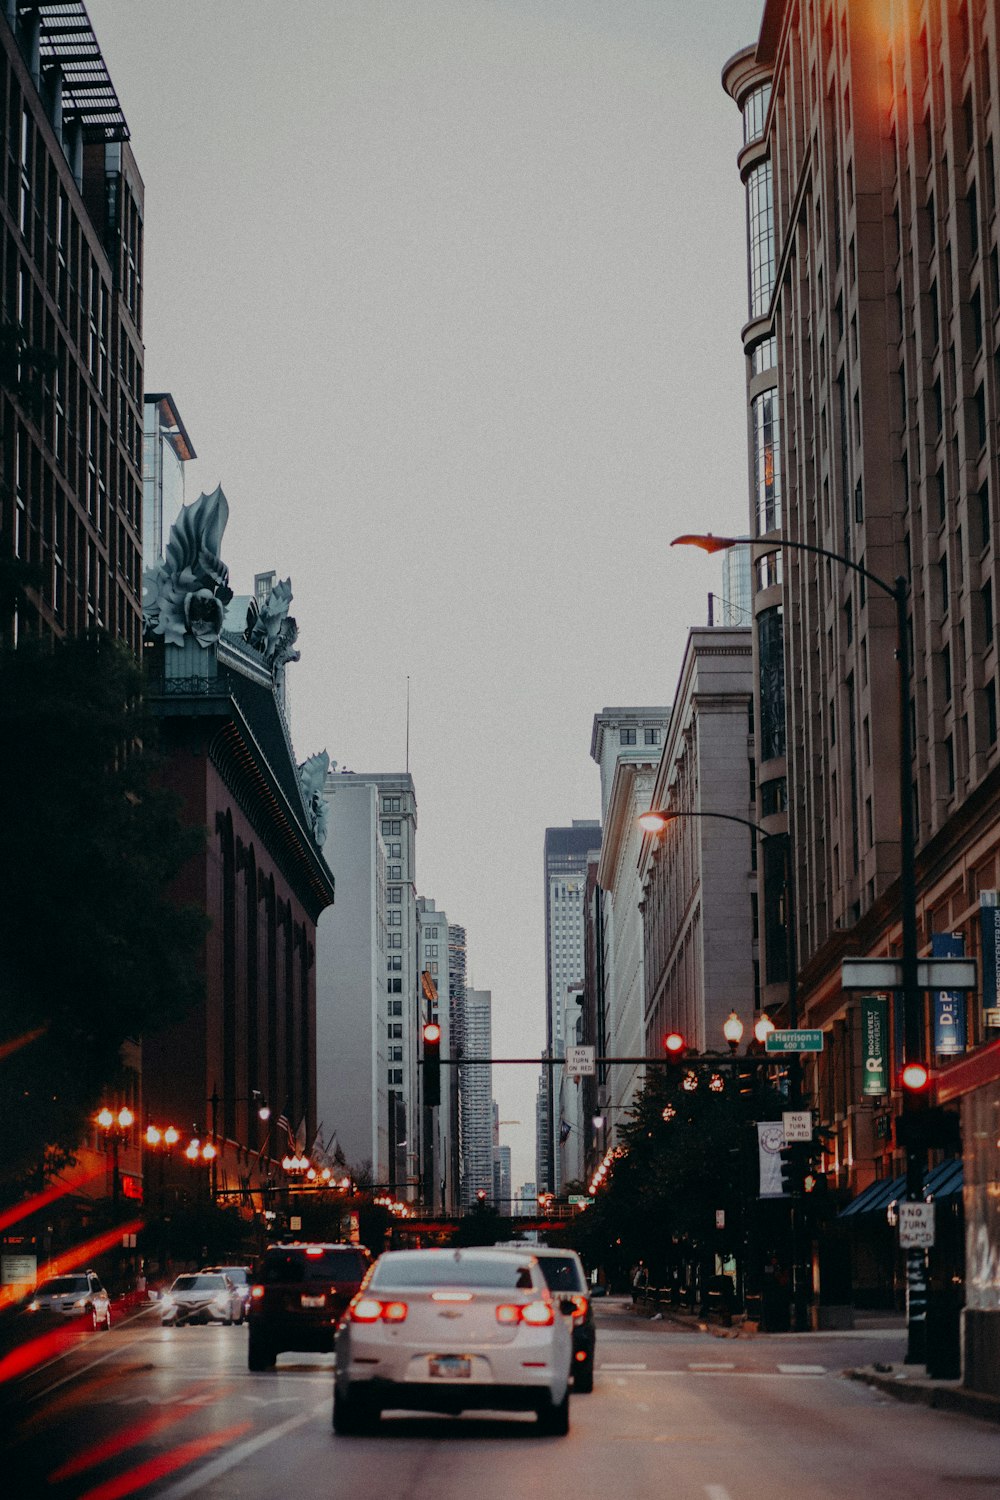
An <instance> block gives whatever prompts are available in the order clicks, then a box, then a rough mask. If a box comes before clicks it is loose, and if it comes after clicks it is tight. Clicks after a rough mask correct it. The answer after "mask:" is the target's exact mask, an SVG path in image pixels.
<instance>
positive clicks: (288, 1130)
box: [278, 1110, 295, 1146]
mask: <svg viewBox="0 0 1000 1500" xmlns="http://www.w3.org/2000/svg"><path fill="white" fill-rule="evenodd" d="M282 1131H284V1132H285V1136H286V1137H287V1140H288V1144H289V1145H290V1146H294V1145H295V1139H294V1137H293V1135H292V1127H291V1125H289V1123H288V1116H287V1115H286V1114H285V1111H284V1110H282V1111H281V1114H280V1115H279V1116H278V1135H279V1136H280V1135H281V1132H282Z"/></svg>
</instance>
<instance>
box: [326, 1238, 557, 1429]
mask: <svg viewBox="0 0 1000 1500" xmlns="http://www.w3.org/2000/svg"><path fill="white" fill-rule="evenodd" d="M572 1311H573V1305H572V1303H570V1302H568V1301H567V1302H566V1303H565V1306H564V1305H563V1304H562V1302H554V1301H553V1299H552V1295H551V1293H550V1292H549V1288H548V1285H547V1284H546V1281H545V1277H544V1276H543V1275H542V1271H541V1268H540V1266H539V1264H538V1260H537V1259H536V1257H535V1256H534V1255H532V1254H531V1251H530V1247H527V1248H526V1249H525V1250H524V1251H523V1252H522V1253H521V1254H518V1255H512V1254H510V1252H509V1251H498V1250H484V1249H472V1250H396V1251H388V1252H387V1253H386V1254H385V1255H383V1256H381V1257H380V1258H379V1259H378V1260H377V1261H376V1262H375V1264H374V1266H373V1267H372V1269H371V1270H370V1271H369V1273H368V1275H367V1276H366V1277H365V1280H364V1282H363V1283H362V1285H361V1290H360V1291H359V1292H358V1294H357V1296H356V1297H355V1298H354V1299H353V1300H352V1302H351V1303H350V1306H349V1307H348V1309H347V1311H346V1313H345V1314H344V1317H343V1320H342V1321H341V1324H340V1327H339V1328H338V1330H337V1339H336V1350H337V1370H336V1375H335V1378H334V1400H333V1429H334V1431H335V1432H337V1433H357V1432H363V1431H365V1430H367V1429H368V1428H370V1427H371V1426H373V1425H374V1423H375V1422H377V1420H378V1418H379V1417H380V1416H381V1414H382V1412H383V1411H384V1410H385V1409H387V1408H398V1407H405V1408H406V1409H407V1410H411V1411H412V1410H416V1411H438V1412H448V1413H451V1414H453V1415H457V1414H458V1413H459V1412H462V1411H467V1410H488V1411H498V1410H500V1411H534V1412H537V1414H538V1425H539V1428H540V1429H541V1431H543V1432H544V1433H546V1434H551V1435H553V1436H558V1437H561V1436H563V1435H564V1434H565V1433H566V1432H567V1431H568V1430H569V1380H570V1349H571V1342H572V1333H571V1323H570V1320H569V1316H568V1315H570V1314H572Z"/></svg>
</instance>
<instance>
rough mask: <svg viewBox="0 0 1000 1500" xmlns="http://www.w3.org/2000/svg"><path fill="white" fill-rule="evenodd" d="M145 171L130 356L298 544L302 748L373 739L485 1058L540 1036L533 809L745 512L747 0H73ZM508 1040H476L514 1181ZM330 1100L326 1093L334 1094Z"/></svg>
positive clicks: (212, 474) (703, 591)
mask: <svg viewBox="0 0 1000 1500" xmlns="http://www.w3.org/2000/svg"><path fill="white" fill-rule="evenodd" d="M87 5H88V10H89V12H90V16H91V19H92V21H93V24H94V28H95V31H96V33H97V36H98V40H99V41H100V43H101V47H102V50H103V51H104V54H105V57H106V59H107V62H108V66H109V69H110V72H111V75H112V78H113V79H114V82H115V85H116V87H117V90H118V94H119V97H120V99H121V101H122V105H123V107H124V110H125V115H126V117H127V119H128V121H129V125H130V128H131V133H132V146H133V150H134V152H135V155H136V159H137V161H138V164H139V168H140V171H141V173H142V176H143V179H144V181H145V186H146V215H145V328H144V334H145V343H146V389H147V390H152V391H157V390H165V391H171V392H172V393H173V395H174V397H175V399H176V401H177V405H178V408H179V410H180V413H181V415H182V418H183V420H184V423H185V425H186V427H187V429H188V432H189V433H190V436H191V439H192V442H193V443H194V446H195V448H196V450H197V453H198V458H197V460H196V461H195V462H194V463H192V464H191V465H190V466H189V468H188V480H187V484H188V499H189V500H193V499H195V498H197V495H198V493H199V492H200V491H201V490H202V489H204V490H211V489H213V488H214V487H215V485H216V484H217V483H219V482H221V483H222V486H223V488H224V490H225V492H226V495H227V496H228V499H229V503H230V508H231V518H230V522H229V528H228V531H227V533H226V537H225V540H224V545H223V557H224V560H225V561H226V563H227V564H228V566H229V569H230V574H231V579H232V582H233V584H234V586H235V587H236V589H237V591H238V592H245V591H249V588H250V585H251V582H252V575H253V573H254V572H256V571H261V570H264V569H266V568H270V567H274V568H276V569H277V570H278V573H279V576H281V577H285V576H288V575H290V576H291V579H292V585H293V589H294V596H295V597H294V604H293V606H292V612H293V614H294V615H295V616H296V618H297V620H298V623H299V646H300V648H301V651H302V660H301V662H300V663H299V664H298V665H297V666H294V667H292V668H291V669H290V678H291V693H292V729H293V735H294V740H295V747H296V752H297V755H298V758H299V759H300V760H301V759H304V758H305V756H306V755H308V754H310V753H312V752H313V751H315V750H319V749H323V748H325V749H327V750H329V752H330V755H331V757H332V758H333V759H334V760H337V761H339V762H340V764H341V766H348V767H350V768H351V769H352V770H356V771H365V770H378V771H395V770H401V769H402V768H403V765H404V761H405V735H406V678H407V674H409V676H410V678H411V700H412V703H411V733H410V769H411V771H412V773H413V777H414V781H415V784H416V791H417V802H418V809H419V826H418V834H417V887H418V890H419V892H420V893H421V894H423V895H426V896H430V897H432V898H434V899H435V900H436V901H437V903H438V906H439V908H442V909H443V910H444V911H445V912H446V913H447V916H448V918H449V920H450V921H452V922H460V923H462V924H463V925H464V926H465V927H466V928H467V929H468V939H469V958H470V977H471V979H472V982H474V983H475V984H476V985H477V986H479V987H481V988H488V989H491V990H492V992H493V1017H494V1020H493V1035H494V1053H495V1054H496V1055H498V1056H500V1055H504V1054H506V1055H515V1054H516V1055H522V1056H523V1055H525V1053H526V1052H530V1053H540V1051H541V1048H542V1046H543V1043H544V1035H545V1023H544V999H545V974H544V923H543V881H542V841H543V837H544V830H545V828H546V827H547V826H550V825H559V824H566V823H569V822H570V820H571V819H573V818H588V817H589V818H593V817H597V816H599V813H600V803H599V787H598V776H597V768H596V766H595V765H594V764H593V763H592V761H591V760H590V757H589V750H590V735H591V725H592V719H593V715H594V713H595V712H596V711H598V710H600V709H601V708H602V707H603V706H604V705H606V704H625V705H627V704H654V703H669V702H671V700H672V698H673V693H674V687H675V684H676V680H677V673H678V670H679V666H680V660H681V654H682V651H683V647H684V640H685V634H686V631H687V629H688V627H689V626H690V625H692V624H704V623H705V614H706V596H707V594H708V592H709V591H710V590H713V591H718V589H719V587H720V580H721V572H720V568H719V566H718V560H717V559H716V560H708V559H703V558H702V557H701V556H700V554H690V553H687V554H681V553H674V554H671V553H670V551H669V547H668V542H669V540H670V538H671V537H672V536H673V535H675V534H676V533H677V532H678V531H679V530H682V529H685V528H688V527H690V526H693V525H694V526H697V527H698V528H700V529H709V528H711V529H714V530H718V531H724V530H727V529H731V528H739V529H740V530H741V531H742V530H745V528H746V512H747V499H746V494H747V477H746V436H745V429H746V422H745V410H744V392H743V364H742V359H741V352H740V340H739V331H740V328H741V326H742V324H743V323H744V322H745V320H746V316H747V294H746V259H745V229H744V218H743V212H744V210H743V201H742V194H741V189H740V184H739V178H738V174H737V170H736V155H737V152H738V150H739V147H740V143H741V127H740V120H739V116H738V113H737V111H736V109H735V106H734V105H733V104H732V102H731V101H730V100H729V99H728V98H727V96H726V95H725V94H724V93H723V91H722V88H721V86H720V82H719V79H720V74H721V70H722V67H723V64H724V63H725V61H726V60H727V58H729V57H730V56H731V55H732V54H733V53H734V52H736V51H737V50H738V49H739V48H741V47H743V46H745V45H746V44H747V43H749V42H753V41H754V40H756V36H757V32H758V30H759V23H760V16H761V13H762V9H763V7H762V4H761V0H708V3H704V0H702V3H697V0H695V3H692V0H286V3H284V4H280V5H275V4H274V3H264V0H213V3H211V4H206V3H205V0H155V3H154V0H87ZM536 1087H537V1073H536V1071H535V1070H534V1069H525V1068H508V1069H495V1070H494V1093H495V1096H496V1098H497V1100H498V1102H499V1104H500V1113H501V1119H503V1120H516V1121H521V1122H523V1123H522V1124H521V1125H508V1126H505V1127H504V1128H503V1130H502V1132H501V1135H502V1139H504V1140H506V1141H507V1142H508V1143H509V1144H510V1145H511V1147H512V1149H513V1175H514V1185H515V1187H517V1186H518V1185H519V1184H520V1183H521V1182H523V1181H525V1180H527V1179H533V1178H534V1175H535V1163H534V1100H535V1093H536ZM326 1123H327V1126H328V1127H329V1126H330V1125H331V1124H332V1122H330V1121H327V1122H326Z"/></svg>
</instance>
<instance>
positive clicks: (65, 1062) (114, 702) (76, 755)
mask: <svg viewBox="0 0 1000 1500" xmlns="http://www.w3.org/2000/svg"><path fill="white" fill-rule="evenodd" d="M141 689H142V674H141V670H140V668H139V666H138V665H137V663H136V662H135V661H134V659H133V658H132V656H131V655H130V654H129V653H128V652H127V651H126V650H125V648H124V647H122V646H120V645H118V644H117V643H115V642H112V641H111V640H109V639H107V638H106V637H88V638H77V639H70V640H66V641H60V642H56V643H52V642H41V641H29V642H26V643H22V644H21V646H20V647H19V648H18V649H17V650H16V651H3V652H0V780H2V785H3V786H4V788H5V791H6V794H7V796H6V815H5V818H4V824H3V829H4V843H5V854H6V868H7V880H6V890H5V892H4V900H3V902H2V903H0V953H2V955H3V962H2V965H0V1048H3V1049H4V1050H3V1051H2V1052H0V1116H2V1118H3V1120H4V1123H5V1132H4V1135H5V1139H4V1153H3V1157H2V1160H0V1195H2V1196H3V1197H10V1196H11V1195H12V1193H16V1191H17V1188H18V1186H19V1185H20V1184H21V1183H23V1182H24V1181H26V1180H28V1179H29V1177H30V1176H32V1175H35V1174H38V1173H39V1171H40V1170H42V1169H43V1167H44V1165H45V1163H46V1162H47V1163H48V1165H49V1166H52V1165H57V1164H59V1163H61V1162H65V1161H66V1160H68V1159H70V1158H71V1156H72V1153H73V1150H74V1147H75V1146H76V1145H77V1144H78V1142H79V1140H80V1138H81V1136H82V1134H83V1131H84V1129H85V1126H86V1120H87V1116H88V1115H89V1114H90V1113H91V1111H92V1110H93V1109H94V1108H95V1106H96V1104H97V1102H98V1096H99V1094H100V1093H101V1091H102V1090H103V1089H105V1088H106V1087H108V1086H109V1085H110V1084H112V1083H113V1081H114V1079H115V1077H116V1075H117V1073H118V1070H119V1052H120V1048H121V1045H122V1043H123V1042H124V1041H125V1040H126V1039H127V1038H130V1037H141V1036H142V1035H143V1034H144V1033H146V1032H148V1031H151V1030H153V1029H155V1028H156V1027H158V1026H160V1025H163V1024H168V1023H171V1022H173V1021H176V1020H177V1018H178V1017H179V1016H180V1015H182V1014H183V1013H184V1012H185V1010H186V1009H187V1008H188V1007H189V1006H190V1005H191V1004H192V1003H193V1002H194V1000H195V999H196V997H197V996H198V994H199V993H200V990H201V980H200V976H199V972H198V952H199V950H200V945H201V942H202V939H203V937H204V933H205V928H206V921H207V919H206V918H205V916H204V914H203V913H201V912H198V911H196V910H194V909H192V908H185V907H182V906H180V905H178V904H177V903H176V902H175V901H173V900H172V899H171V896H170V886H171V883H172V882H173V881H174V879H175V878H176V876H177V874H178V872H179V871H180V869H181V867H182V866H183V864H184V863H185V861H186V860H187V859H188V858H190V857H191V856H192V855H193V854H194V853H195V852H196V851H197V850H198V849H199V848H200V847H202V845H203V838H204V835H203V833H202V832H201V831H199V830H197V829H191V828H187V827H185V826H184V825H183V824H182V823H181V821H180V818H179V812H178V806H177V801H176V799H175V797H174V796H173V794H171V793H169V792H168V791H166V790H164V789H163V788H162V787H160V786H158V785H157V782H156V764H157V763H156V758H155V755H154V753H153V752H152V750H151V749H150V746H151V743H152V741H153V738H154V733H153V731H154V725H153V723H152V721H151V719H150V718H149V717H148V715H147V712H146V710H145V708H144V705H143V701H142V694H141Z"/></svg>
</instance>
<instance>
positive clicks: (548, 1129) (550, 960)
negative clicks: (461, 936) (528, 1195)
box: [538, 818, 601, 1192]
mask: <svg viewBox="0 0 1000 1500" xmlns="http://www.w3.org/2000/svg"><path fill="white" fill-rule="evenodd" d="M600 845H601V825H600V823H599V822H598V821H597V819H596V818H591V819H580V820H576V819H574V821H573V823H572V825H571V826H570V827H569V828H546V830H545V851H544V853H545V1048H546V1052H547V1054H548V1055H549V1056H550V1057H562V1055H563V1049H564V1046H565V1037H564V1034H563V1026H564V1020H565V1014H566V1010H565V1002H566V995H567V992H568V991H569V989H570V987H571V986H573V985H582V983H583V977H584V901H585V896H586V886H587V855H588V854H589V853H590V851H591V850H594V849H599V848H600ZM573 1040H575V1037H574V1038H573ZM553 1071H554V1070H550V1069H548V1068H546V1069H545V1070H544V1071H543V1075H542V1079H541V1084H540V1095H543V1096H544V1100H545V1103H544V1105H543V1110H544V1111H545V1112H546V1118H547V1123H546V1125H545V1129H544V1148H543V1156H542V1158H541V1160H540V1162H539V1174H538V1175H539V1180H540V1181H541V1182H543V1183H546V1184H547V1185H548V1188H549V1191H551V1192H558V1191H559V1188H560V1185H561V1184H560V1173H559V1153H558V1152H557V1151H556V1152H553V1150H552V1140H553V1133H554V1132H553V1129H552V1114H553V1110H554V1104H555V1098H556V1097H557V1096H558V1092H559V1087H558V1078H556V1079H555V1080H553V1078H552V1072H553ZM553 1089H554V1094H553ZM539 1139H541V1137H539Z"/></svg>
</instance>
